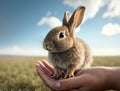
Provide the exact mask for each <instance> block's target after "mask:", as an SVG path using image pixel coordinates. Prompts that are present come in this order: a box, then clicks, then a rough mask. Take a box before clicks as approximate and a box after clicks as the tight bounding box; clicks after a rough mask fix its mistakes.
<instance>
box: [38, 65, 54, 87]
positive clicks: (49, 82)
mask: <svg viewBox="0 0 120 91" xmlns="http://www.w3.org/2000/svg"><path fill="white" fill-rule="evenodd" d="M36 70H37V72H38V74H39V76H40V77H41V79H42V80H43V82H44V83H45V85H46V86H48V87H50V88H52V87H53V83H54V80H53V79H51V78H50V77H49V76H47V75H46V74H45V73H44V71H43V69H42V68H41V65H40V64H36Z"/></svg>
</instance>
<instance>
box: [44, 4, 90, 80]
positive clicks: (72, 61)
mask: <svg viewBox="0 0 120 91" xmlns="http://www.w3.org/2000/svg"><path fill="white" fill-rule="evenodd" d="M84 11H85V7H83V6H82V7H78V8H77V9H76V10H75V12H74V13H73V15H72V16H71V17H70V13H69V12H65V13H64V18H63V22H62V26H60V27H56V28H54V29H52V30H51V31H50V32H49V33H48V34H47V36H46V38H45V39H44V42H43V47H44V48H45V49H46V50H48V51H49V57H48V58H49V61H50V62H51V63H52V65H53V66H54V68H55V74H54V77H55V78H59V77H60V76H61V75H62V72H65V74H64V78H69V77H73V76H74V72H75V71H76V70H81V69H84V68H88V67H90V65H91V63H92V55H91V52H90V49H89V47H88V45H87V44H86V43H85V42H84V41H82V40H81V39H79V38H76V37H75V34H74V32H75V28H77V27H78V26H79V25H80V23H81V22H82V20H83V16H84Z"/></svg>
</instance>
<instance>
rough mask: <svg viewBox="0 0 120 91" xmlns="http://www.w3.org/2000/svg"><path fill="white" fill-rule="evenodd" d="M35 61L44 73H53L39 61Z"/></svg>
mask: <svg viewBox="0 0 120 91" xmlns="http://www.w3.org/2000/svg"><path fill="white" fill-rule="evenodd" d="M37 63H38V64H39V66H40V67H41V69H42V70H43V71H44V73H45V74H46V75H48V76H50V75H51V74H53V73H52V72H51V71H50V70H49V69H48V68H47V67H46V66H45V65H44V64H43V63H42V62H41V61H38V62H37Z"/></svg>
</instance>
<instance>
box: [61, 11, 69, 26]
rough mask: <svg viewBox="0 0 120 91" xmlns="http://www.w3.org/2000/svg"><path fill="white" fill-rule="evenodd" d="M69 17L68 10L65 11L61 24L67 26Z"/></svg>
mask: <svg viewBox="0 0 120 91" xmlns="http://www.w3.org/2000/svg"><path fill="white" fill-rule="evenodd" d="M69 19H70V12H69V11H65V13H64V17H63V22H62V25H63V26H64V25H65V26H68V21H69Z"/></svg>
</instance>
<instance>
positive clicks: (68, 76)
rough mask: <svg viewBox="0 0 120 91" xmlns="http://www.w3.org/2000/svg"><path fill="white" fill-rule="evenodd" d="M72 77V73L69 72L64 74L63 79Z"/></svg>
mask: <svg viewBox="0 0 120 91" xmlns="http://www.w3.org/2000/svg"><path fill="white" fill-rule="evenodd" d="M70 77H74V73H71V74H65V76H64V79H66V78H70Z"/></svg>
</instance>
